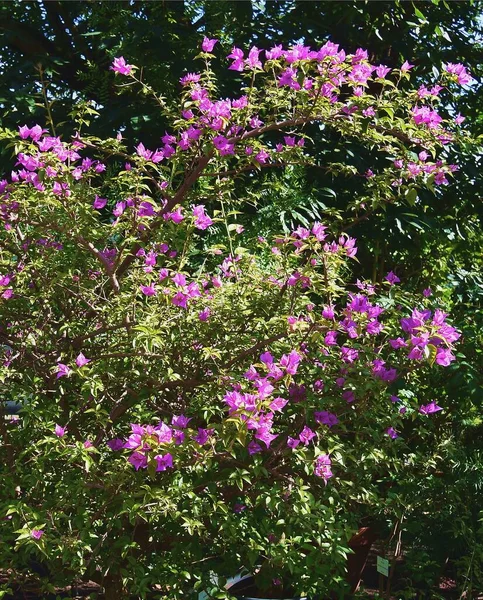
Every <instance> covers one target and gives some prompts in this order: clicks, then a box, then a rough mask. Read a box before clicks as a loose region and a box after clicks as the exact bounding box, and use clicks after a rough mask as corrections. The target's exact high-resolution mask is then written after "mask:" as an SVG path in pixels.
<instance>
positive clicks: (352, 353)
mask: <svg viewBox="0 0 483 600" xmlns="http://www.w3.org/2000/svg"><path fill="white" fill-rule="evenodd" d="M340 354H341V358H342V360H343V361H344V362H345V363H353V362H354V361H356V360H357V358H358V356H359V352H358V351H357V350H356V349H355V348H348V347H347V346H342V348H341V349H340Z"/></svg>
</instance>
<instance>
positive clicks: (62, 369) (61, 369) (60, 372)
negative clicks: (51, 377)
mask: <svg viewBox="0 0 483 600" xmlns="http://www.w3.org/2000/svg"><path fill="white" fill-rule="evenodd" d="M71 371H72V369H71V368H70V367H68V366H67V365H64V363H57V375H56V378H57V379H59V377H67V376H68V375H69V374H70V373H71Z"/></svg>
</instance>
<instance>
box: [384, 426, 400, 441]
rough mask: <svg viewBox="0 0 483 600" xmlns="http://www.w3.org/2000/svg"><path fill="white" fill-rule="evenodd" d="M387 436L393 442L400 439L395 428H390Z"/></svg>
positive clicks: (387, 430)
mask: <svg viewBox="0 0 483 600" xmlns="http://www.w3.org/2000/svg"><path fill="white" fill-rule="evenodd" d="M386 434H387V435H388V436H389V437H390V438H391V439H393V440H395V439H396V438H398V437H399V435H398V434H397V432H396V430H395V429H394V428H393V427H388V428H387V429H386Z"/></svg>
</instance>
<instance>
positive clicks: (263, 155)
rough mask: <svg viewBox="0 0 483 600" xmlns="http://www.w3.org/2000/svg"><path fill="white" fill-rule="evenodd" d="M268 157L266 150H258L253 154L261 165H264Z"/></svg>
mask: <svg viewBox="0 0 483 600" xmlns="http://www.w3.org/2000/svg"><path fill="white" fill-rule="evenodd" d="M269 158H270V154H269V153H268V152H267V151H266V150H260V152H259V153H258V154H257V155H256V156H255V160H256V161H257V162H258V163H260V164H261V165H264V164H265V163H266V162H267V160H268V159H269Z"/></svg>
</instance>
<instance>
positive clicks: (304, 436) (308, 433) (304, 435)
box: [299, 426, 315, 446]
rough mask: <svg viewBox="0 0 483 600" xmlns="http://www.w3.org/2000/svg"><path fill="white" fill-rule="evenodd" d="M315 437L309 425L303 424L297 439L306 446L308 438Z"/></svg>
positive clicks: (308, 441)
mask: <svg viewBox="0 0 483 600" xmlns="http://www.w3.org/2000/svg"><path fill="white" fill-rule="evenodd" d="M314 437H315V433H314V432H313V431H312V429H310V427H307V426H305V427H304V428H303V429H302V431H301V432H300V434H299V440H300V441H301V442H302V443H303V444H304V446H308V445H309V443H310V440H311V439H312V438H314Z"/></svg>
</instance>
